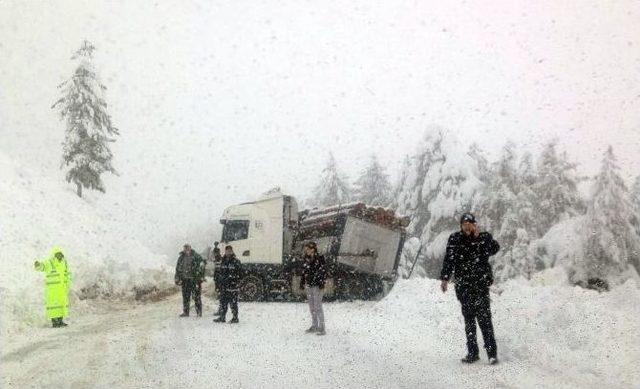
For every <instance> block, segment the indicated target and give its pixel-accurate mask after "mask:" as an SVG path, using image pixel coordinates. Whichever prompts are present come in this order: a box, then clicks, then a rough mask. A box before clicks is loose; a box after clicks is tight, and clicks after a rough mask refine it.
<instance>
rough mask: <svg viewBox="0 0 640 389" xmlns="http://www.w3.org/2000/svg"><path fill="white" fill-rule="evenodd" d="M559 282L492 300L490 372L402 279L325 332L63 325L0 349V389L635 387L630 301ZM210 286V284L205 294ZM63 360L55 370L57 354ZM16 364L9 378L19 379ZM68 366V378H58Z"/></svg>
mask: <svg viewBox="0 0 640 389" xmlns="http://www.w3.org/2000/svg"><path fill="white" fill-rule="evenodd" d="M565 279H566V275H564V274H560V272H559V271H558V270H551V271H546V272H544V273H540V274H537V275H536V276H535V277H534V279H533V280H532V281H529V282H527V281H523V280H521V279H520V280H511V281H509V282H507V283H505V284H504V285H503V287H504V288H503V290H502V292H501V293H500V294H496V293H493V294H492V301H493V311H494V323H495V328H496V336H497V342H498V349H499V354H500V356H501V361H502V362H501V363H500V364H499V365H497V366H488V365H487V364H486V356H485V355H484V354H483V355H482V360H481V362H479V363H478V364H476V365H473V366H467V365H462V364H461V363H460V362H459V358H460V357H461V356H462V355H463V354H464V352H465V344H464V324H463V322H462V317H461V314H460V309H459V304H458V302H457V301H456V300H455V296H454V293H451V292H448V293H447V294H442V293H441V292H440V290H439V288H438V283H437V282H436V281H433V280H427V279H412V280H406V281H401V282H400V283H398V284H397V285H396V287H395V288H394V289H393V290H392V292H391V294H389V295H388V296H387V297H386V298H385V299H383V300H382V301H379V302H354V303H332V304H326V305H325V312H326V316H327V326H328V334H327V336H324V337H318V336H315V335H305V334H304V329H305V328H306V327H307V326H308V322H307V321H308V312H307V309H308V308H307V306H306V304H291V303H271V304H265V303H251V304H241V305H240V320H241V321H240V324H239V325H236V326H234V325H229V324H213V323H212V322H211V319H210V315H211V312H212V311H213V309H214V307H215V306H216V302H215V301H211V300H209V299H206V301H205V317H204V318H193V317H192V318H187V319H182V318H178V317H177V313H178V312H179V310H180V308H179V307H180V301H179V298H175V299H170V300H167V301H164V302H161V303H158V304H152V305H147V306H136V307H135V308H134V309H135V310H125V311H118V312H112V313H109V314H106V315H88V316H75V317H74V318H72V319H71V320H72V321H71V323H72V325H73V327H70V328H69V329H64V330H60V331H53V332H52V331H51V330H50V329H48V328H46V329H45V328H36V329H34V330H32V331H31V332H30V334H29V337H28V338H27V337H26V336H21V335H19V336H17V337H13V338H10V339H9V340H10V341H9V342H8V344H6V345H5V347H4V348H3V354H2V357H1V358H2V365H3V368H4V370H5V375H4V384H5V385H6V386H7V387H15V388H23V387H42V386H48V385H59V386H61V387H89V386H90V387H95V388H114V387H130V388H133V387H135V388H151V387H153V388H174V387H179V386H184V385H188V386H193V387H216V388H240V387H242V388H284V387H304V388H332V389H334V388H467V387H473V388H553V389H557V388H582V389H585V388H602V387H610V388H634V387H638V386H639V385H640V372H639V370H638V369H637V368H636V367H635V363H636V362H637V361H638V360H639V359H640V324H639V323H638V321H637V317H638V315H640V291H639V290H638V287H637V285H635V284H634V281H628V283H627V284H624V285H622V286H619V287H616V288H614V290H613V291H611V292H609V293H602V294H598V293H597V292H595V291H590V290H584V289H582V288H577V287H571V286H568V285H566V284H564V280H565ZM208 286H209V285H208ZM58 347H60V348H63V349H65V350H71V349H72V350H74V352H65V353H64V355H65V357H64V358H59V352H58V351H57V350H56V348H58ZM18 366H19V367H20V368H19V369H18ZM69 366H73V368H71V369H70V368H68V367H69Z"/></svg>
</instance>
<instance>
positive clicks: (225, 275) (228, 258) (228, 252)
mask: <svg viewBox="0 0 640 389" xmlns="http://www.w3.org/2000/svg"><path fill="white" fill-rule="evenodd" d="M218 271H219V274H218V278H219V281H220V286H219V289H220V296H221V297H220V304H221V312H220V317H218V318H217V319H214V320H213V321H214V322H215V323H224V322H225V321H226V317H227V309H228V308H229V305H231V313H232V314H233V318H232V319H231V322H230V323H232V324H235V323H238V322H239V320H238V292H239V291H240V279H241V278H242V272H243V270H242V264H241V263H240V260H239V259H238V258H237V257H236V255H235V254H234V253H233V247H231V246H226V247H225V248H224V256H223V257H222V261H221V262H220V269H219V270H218Z"/></svg>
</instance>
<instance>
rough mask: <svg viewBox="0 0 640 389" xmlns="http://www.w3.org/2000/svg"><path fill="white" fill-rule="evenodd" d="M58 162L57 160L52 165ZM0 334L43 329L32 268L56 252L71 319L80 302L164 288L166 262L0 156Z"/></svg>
mask: <svg viewBox="0 0 640 389" xmlns="http://www.w3.org/2000/svg"><path fill="white" fill-rule="evenodd" d="M55 160H56V161H57V160H58V158H57V157H56V158H55ZM0 182H2V185H0V207H1V211H2V219H0V247H2V253H1V254H0V256H1V258H2V267H3V271H2V272H1V273H0V288H1V289H0V290H1V292H2V299H1V301H2V307H1V310H2V333H3V334H6V333H7V332H11V331H13V330H15V329H19V328H23V327H25V326H32V325H34V324H42V323H43V322H44V321H45V315H44V302H43V300H44V281H43V276H42V274H41V273H38V272H35V271H34V270H33V262H34V260H36V259H42V258H45V257H47V256H48V255H49V250H50V249H51V248H52V247H53V246H54V245H59V246H61V247H62V248H63V249H64V250H65V252H66V254H67V258H68V260H69V264H70V266H71V270H72V272H73V275H74V283H73V293H72V304H73V305H74V308H73V311H76V312H77V311H78V309H82V307H83V306H85V307H86V304H83V303H81V302H80V301H79V299H80V298H85V297H96V296H104V297H132V296H133V295H134V294H135V291H134V288H143V289H148V288H151V287H153V286H155V287H157V288H160V289H163V288H167V287H170V286H171V282H172V274H171V269H170V267H169V266H167V265H168V263H169V260H168V258H166V256H164V255H161V254H160V253H158V252H154V250H153V248H149V247H147V246H146V245H145V242H141V241H140V240H138V237H137V236H136V235H134V234H132V233H131V231H129V230H128V228H127V224H126V223H125V224H123V223H118V222H116V221H115V219H114V217H113V216H112V215H111V214H109V213H108V212H105V211H101V210H99V208H98V207H95V205H94V204H92V203H91V201H90V200H89V201H87V200H79V199H78V197H77V196H76V195H75V194H74V192H73V190H72V188H70V187H66V186H64V185H61V182H60V178H59V177H56V176H54V177H51V176H48V175H46V174H42V173H41V172H40V171H37V170H31V169H29V168H28V167H26V166H25V165H19V164H17V163H15V161H14V160H11V159H9V158H8V157H7V156H5V155H4V154H2V153H0Z"/></svg>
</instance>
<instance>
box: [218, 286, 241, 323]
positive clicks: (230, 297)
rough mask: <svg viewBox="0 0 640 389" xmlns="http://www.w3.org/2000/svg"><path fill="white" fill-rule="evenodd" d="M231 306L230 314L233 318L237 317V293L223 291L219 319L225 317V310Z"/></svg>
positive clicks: (234, 291)
mask: <svg viewBox="0 0 640 389" xmlns="http://www.w3.org/2000/svg"><path fill="white" fill-rule="evenodd" d="M229 304H231V313H232V314H233V317H238V291H237V290H224V291H222V295H221V297H220V309H221V311H220V317H221V318H222V319H224V318H225V317H226V316H227V309H228V307H229Z"/></svg>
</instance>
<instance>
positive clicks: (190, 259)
mask: <svg viewBox="0 0 640 389" xmlns="http://www.w3.org/2000/svg"><path fill="white" fill-rule="evenodd" d="M205 266H206V265H205V261H204V259H202V257H201V256H200V254H198V253H196V252H195V251H193V250H192V249H191V245H190V244H189V243H186V244H185V245H184V247H183V250H182V251H181V252H180V255H179V256H178V263H177V264H176V274H175V282H176V285H178V286H181V287H182V314H181V315H180V317H187V316H189V308H190V305H191V296H192V295H193V301H194V302H195V304H196V313H197V315H198V317H200V316H202V297H201V294H202V283H203V282H204V270H205Z"/></svg>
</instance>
